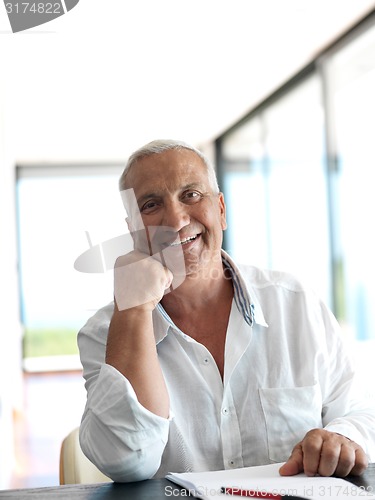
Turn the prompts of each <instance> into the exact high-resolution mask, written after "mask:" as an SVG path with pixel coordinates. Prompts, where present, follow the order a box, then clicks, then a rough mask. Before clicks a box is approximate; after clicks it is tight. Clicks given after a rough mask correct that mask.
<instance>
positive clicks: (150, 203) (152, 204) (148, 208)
mask: <svg viewBox="0 0 375 500" xmlns="http://www.w3.org/2000/svg"><path fill="white" fill-rule="evenodd" d="M157 206H158V204H157V203H156V202H155V201H148V202H147V203H145V204H144V205H143V207H142V208H141V212H145V213H147V212H151V211H152V210H154V209H155V208H156V207H157Z"/></svg>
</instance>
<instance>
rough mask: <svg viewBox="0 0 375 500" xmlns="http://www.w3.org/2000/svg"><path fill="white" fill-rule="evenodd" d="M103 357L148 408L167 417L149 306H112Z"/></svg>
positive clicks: (166, 395)
mask: <svg viewBox="0 0 375 500" xmlns="http://www.w3.org/2000/svg"><path fill="white" fill-rule="evenodd" d="M105 361H106V363H107V364H109V365H112V366H113V367H114V368H116V369H117V370H118V371H119V372H120V373H122V374H123V375H124V376H125V377H126V378H127V380H128V381H129V382H130V384H131V385H132V387H133V389H134V392H135V394H136V396H137V398H138V401H139V402H140V403H141V404H142V405H143V406H144V407H145V408H146V409H147V410H149V411H151V412H152V413H154V414H156V415H158V416H161V417H164V418H168V416H169V396H168V392H167V388H166V385H165V381H164V377H163V374H162V371H161V368H160V364H159V360H158V357H157V351H156V345H155V337H154V331H153V324H152V311H151V310H148V309H145V308H143V309H142V308H133V309H126V310H124V311H119V310H118V309H117V307H116V306H115V310H114V313H113V316H112V320H111V323H110V327H109V333H108V339H107V348H106V359H105Z"/></svg>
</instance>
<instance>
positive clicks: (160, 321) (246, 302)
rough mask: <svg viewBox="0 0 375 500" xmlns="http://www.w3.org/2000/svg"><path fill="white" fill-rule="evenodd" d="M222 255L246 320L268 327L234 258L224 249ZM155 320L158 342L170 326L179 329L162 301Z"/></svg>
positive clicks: (165, 334)
mask: <svg viewBox="0 0 375 500" xmlns="http://www.w3.org/2000/svg"><path fill="white" fill-rule="evenodd" d="M221 257H222V261H223V264H224V266H225V268H226V269H227V270H228V271H227V272H228V273H229V274H230V276H231V278H232V283H233V290H234V301H235V303H236V306H237V309H238V310H239V311H240V313H241V314H242V316H243V318H244V320H245V321H246V323H247V324H248V325H250V326H253V324H254V322H255V323H257V324H258V325H261V326H265V327H267V326H268V324H267V323H266V321H265V319H264V316H263V312H262V309H261V307H260V304H259V303H258V301H257V300H256V298H255V297H254V296H253V297H251V296H250V293H249V290H248V287H247V286H246V283H245V281H244V279H243V277H242V274H241V271H240V270H239V268H238V267H237V266H236V264H235V263H234V261H233V259H232V258H231V257H230V256H229V255H228V254H227V253H226V252H225V251H224V250H222V251H221ZM153 322H154V332H155V341H156V343H157V344H158V343H159V342H161V341H162V340H163V339H164V338H165V337H166V336H167V335H168V330H169V328H170V327H172V328H174V329H175V330H178V331H179V329H178V328H177V327H176V325H175V324H174V323H173V321H172V319H171V318H170V316H169V315H168V313H167V312H166V310H165V309H164V307H163V306H162V305H161V304H160V303H159V304H158V305H157V306H156V308H155V309H154V311H153Z"/></svg>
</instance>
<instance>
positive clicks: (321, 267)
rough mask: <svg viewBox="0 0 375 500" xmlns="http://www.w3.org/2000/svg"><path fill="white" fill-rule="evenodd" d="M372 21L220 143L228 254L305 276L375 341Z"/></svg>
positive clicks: (351, 330)
mask: <svg viewBox="0 0 375 500" xmlns="http://www.w3.org/2000/svg"><path fill="white" fill-rule="evenodd" d="M374 17H375V16H372V19H371V18H369V19H367V20H365V21H364V22H363V23H362V25H360V26H359V27H358V28H357V30H353V31H352V32H351V33H350V34H348V35H347V37H346V38H343V39H342V40H340V42H338V43H337V44H336V45H335V46H333V47H332V48H331V49H330V50H329V51H328V50H327V51H326V52H325V53H324V54H323V55H322V56H320V57H319V58H318V59H317V60H316V61H314V62H313V63H311V64H310V65H309V66H308V67H306V68H304V70H302V71H301V72H300V74H299V75H296V77H295V78H293V79H292V80H291V82H289V83H288V84H286V85H285V86H283V87H282V88H281V89H279V91H277V92H276V93H275V94H274V95H273V96H270V97H269V98H268V99H267V100H266V101H265V102H264V103H262V104H261V105H260V106H258V107H257V109H255V110H253V111H252V112H251V113H250V114H249V115H248V116H247V117H245V118H244V119H243V120H241V122H239V123H238V124H236V125H235V126H234V127H232V128H231V129H230V130H228V131H227V132H225V133H224V134H223V136H222V137H220V138H219V139H218V141H217V153H218V155H217V157H218V173H219V178H220V180H221V185H222V189H223V191H224V194H225V197H226V201H227V213H228V226H229V227H228V230H227V234H226V238H225V247H226V249H227V250H228V251H229V253H231V254H232V255H233V257H234V258H235V259H237V260H239V261H242V262H246V263H250V264H254V265H258V266H261V267H271V268H274V269H280V270H286V271H290V272H292V273H294V274H295V275H297V276H299V277H300V278H301V279H303V280H304V281H306V282H307V283H309V284H310V285H311V286H312V287H313V288H315V290H316V291H317V292H318V293H319V294H320V296H321V297H322V298H323V299H324V300H325V301H326V302H327V303H328V304H329V305H330V306H331V307H332V309H333V311H334V313H335V315H336V317H337V318H338V319H339V321H340V322H341V324H342V326H343V327H344V330H345V331H346V332H347V333H348V335H349V337H350V338H356V339H357V340H369V339H373V341H375V313H374V312H373V307H372V304H374V303H375V269H374V267H375V266H374V264H373V260H372V259H373V256H374V255H375V242H374V238H373V235H372V222H373V221H372V219H373V214H374V213H375V198H374V196H373V193H372V190H373V189H372V187H373V169H374V166H375V149H374V146H373V142H374V141H373V136H374V130H375V100H374V97H373V89H374V88H375V26H374Z"/></svg>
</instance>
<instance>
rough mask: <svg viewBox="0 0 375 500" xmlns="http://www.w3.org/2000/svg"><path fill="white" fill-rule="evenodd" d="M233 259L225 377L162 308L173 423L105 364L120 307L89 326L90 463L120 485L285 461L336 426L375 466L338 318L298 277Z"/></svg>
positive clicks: (368, 414)
mask: <svg viewBox="0 0 375 500" xmlns="http://www.w3.org/2000/svg"><path fill="white" fill-rule="evenodd" d="M223 262H224V264H225V265H226V267H227V268H228V269H230V270H231V271H230V272H231V274H232V280H233V286H234V292H235V294H234V300H233V304H232V308H231V313H230V318H229V325H228V330H227V338H226V345H225V365H224V379H223V380H222V379H221V376H220V373H219V370H218V368H217V365H216V363H215V361H214V359H213V357H212V356H211V354H210V352H209V351H208V350H207V349H206V348H205V347H204V346H203V345H202V344H200V343H198V342H196V341H195V340H194V339H192V338H191V337H189V336H188V335H186V334H184V333H183V332H182V331H181V330H179V329H178V328H177V327H176V326H175V325H174V324H173V322H172V321H171V319H170V318H169V317H168V315H167V313H166V312H165V311H164V309H163V308H162V306H161V305H160V304H159V305H158V306H157V308H156V309H155V310H154V312H153V321H154V332H155V341H156V343H157V351H158V356H159V360H160V364H161V367H162V370H163V374H164V377H165V381H166V384H167V388H168V391H169V396H170V418H169V419H164V418H162V417H159V416H157V415H155V414H153V413H151V412H150V411H148V410H147V409H145V408H144V407H143V406H142V405H141V404H140V403H139V402H138V400H137V397H136V395H135V392H134V390H133V388H132V386H131V384H130V383H129V381H128V380H127V379H126V378H125V377H124V376H123V375H122V374H120V373H119V372H118V371H117V370H116V369H115V368H113V367H112V366H110V365H107V364H106V363H105V361H104V360H105V348H106V339H107V334H108V327H109V322H110V319H111V316H112V312H113V304H109V305H108V306H106V307H104V308H103V309H101V310H99V311H98V312H97V313H96V314H95V315H94V316H93V317H92V318H91V319H90V320H89V321H88V322H87V324H86V325H85V326H84V327H83V328H82V330H81V331H80V333H79V336H78V342H79V348H80V354H81V361H82V364H83V369H84V371H83V375H84V377H85V379H86V389H87V404H86V409H85V412H84V415H83V418H82V423H81V428H80V440H81V446H82V449H83V451H84V452H85V454H86V455H87V456H88V457H89V458H90V460H91V461H92V462H93V463H95V464H96V466H97V467H98V468H99V469H100V470H101V471H102V472H104V474H106V475H107V476H109V477H111V478H112V479H113V480H115V481H135V480H141V479H148V478H151V477H163V476H164V475H165V474H166V473H167V472H171V471H173V472H182V471H203V470H219V469H227V468H236V467H242V466H251V465H260V464H268V463H272V462H282V461H285V460H287V458H288V457H289V455H290V453H291V450H292V448H293V446H294V445H295V444H296V443H297V442H298V441H300V440H301V439H302V438H303V437H304V435H305V434H306V432H307V431H309V430H310V429H313V428H317V427H318V428H321V427H324V428H326V429H327V430H330V431H334V432H338V433H340V434H343V435H345V436H347V437H348V438H350V439H352V440H354V441H356V442H357V443H358V444H360V445H361V446H362V447H363V448H364V450H365V451H366V452H367V453H368V455H369V456H370V459H374V458H375V457H374V456H372V457H371V453H373V452H372V451H371V450H372V449H373V448H371V446H372V447H373V446H374V443H375V409H374V408H366V407H365V406H364V405H363V404H360V403H357V402H355V401H354V400H352V399H351V384H352V380H353V369H352V365H351V362H350V360H349V358H348V357H347V354H346V352H345V349H344V345H343V342H342V338H341V335H340V331H339V327H338V324H337V322H336V320H335V318H334V317H333V315H332V314H331V313H330V311H329V310H328V309H327V308H326V307H325V305H324V304H322V303H321V302H320V301H319V300H318V298H317V297H316V296H315V295H314V294H313V293H311V292H310V291H307V290H305V289H304V287H303V286H302V285H301V284H300V283H299V282H298V281H297V280H296V279H295V278H294V277H292V276H290V275H288V274H284V273H279V272H272V271H264V270H260V269H258V268H255V267H250V266H240V268H237V267H236V265H235V264H234V263H233V261H232V260H231V259H230V257H229V256H228V255H227V254H226V253H225V252H223ZM143 368H144V369H145V370H147V366H145V367H143Z"/></svg>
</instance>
